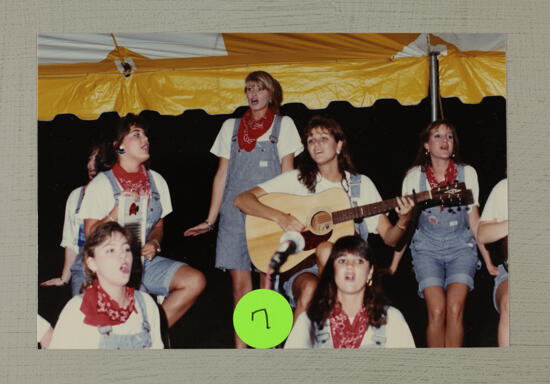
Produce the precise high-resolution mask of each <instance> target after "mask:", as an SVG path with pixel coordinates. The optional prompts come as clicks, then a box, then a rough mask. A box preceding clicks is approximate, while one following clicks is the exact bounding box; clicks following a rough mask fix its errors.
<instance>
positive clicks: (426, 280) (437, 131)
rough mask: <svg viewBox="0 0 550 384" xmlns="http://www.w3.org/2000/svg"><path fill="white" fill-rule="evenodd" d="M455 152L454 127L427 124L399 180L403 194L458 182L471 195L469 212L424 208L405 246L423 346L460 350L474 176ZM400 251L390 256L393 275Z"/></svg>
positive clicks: (470, 275) (475, 214)
mask: <svg viewBox="0 0 550 384" xmlns="http://www.w3.org/2000/svg"><path fill="white" fill-rule="evenodd" d="M458 149H459V148H458V137H457V135H456V131H455V128H454V126H453V125H452V124H451V123H450V122H448V121H445V120H437V121H434V122H432V123H431V124H429V125H428V126H427V127H426V128H425V129H424V130H423V131H422V132H421V133H420V146H419V150H418V154H417V157H416V160H415V161H414V163H413V166H412V167H411V168H410V169H409V171H408V172H407V174H406V176H405V179H404V180H403V187H402V192H403V193H404V194H410V193H412V190H413V189H414V190H415V191H419V192H421V191H426V190H429V189H433V188H436V187H438V186H445V185H447V184H448V183H453V182H454V181H456V180H458V181H459V182H465V183H466V188H468V189H471V190H472V192H473V195H474V203H473V204H472V205H470V206H468V207H465V206H463V207H453V208H444V207H443V206H436V207H431V208H426V209H424V210H423V211H422V213H421V214H420V217H419V220H418V228H417V230H416V232H415V234H414V236H413V239H412V243H411V245H410V249H411V254H412V262H413V267H414V272H415V274H416V280H417V281H418V294H419V295H420V297H423V298H425V300H426V306H427V309H428V328H427V331H426V342H427V345H428V347H461V346H462V339H463V336H464V329H463V325H462V317H463V313H464V304H465V301H466V296H467V295H468V292H469V291H470V290H472V289H473V288H474V274H475V271H476V266H477V263H478V257H477V247H476V239H475V238H474V234H475V233H476V231H477V225H478V222H479V211H478V193H479V188H478V183H477V174H476V171H475V170H474V168H472V167H471V166H469V165H466V164H463V163H460V162H459V160H458ZM480 249H481V247H480ZM482 251H485V248H483V249H482ZM403 252H404V250H402V251H400V252H395V253H394V258H393V262H392V266H391V267H390V270H391V271H392V272H395V270H396V268H397V265H398V263H399V261H400V259H401V256H402V254H403Z"/></svg>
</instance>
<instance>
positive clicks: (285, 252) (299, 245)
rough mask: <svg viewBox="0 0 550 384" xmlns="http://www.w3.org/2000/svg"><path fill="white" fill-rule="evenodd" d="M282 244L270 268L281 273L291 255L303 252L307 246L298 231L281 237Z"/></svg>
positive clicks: (289, 232)
mask: <svg viewBox="0 0 550 384" xmlns="http://www.w3.org/2000/svg"><path fill="white" fill-rule="evenodd" d="M280 242H281V245H280V246H279V249H277V251H276V252H275V254H274V255H273V257H272V258H271V261H270V262H269V266H270V267H271V269H273V270H274V271H275V272H278V271H279V268H280V267H281V265H283V264H284V263H285V261H286V259H288V256H289V255H292V254H295V253H298V252H302V250H303V249H304V247H305V246H306V241H305V240H304V237H303V236H302V235H301V234H300V233H299V232H296V231H288V232H285V233H284V234H283V236H281V240H280Z"/></svg>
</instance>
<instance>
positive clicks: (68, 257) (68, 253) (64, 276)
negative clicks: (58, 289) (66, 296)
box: [40, 247, 77, 286]
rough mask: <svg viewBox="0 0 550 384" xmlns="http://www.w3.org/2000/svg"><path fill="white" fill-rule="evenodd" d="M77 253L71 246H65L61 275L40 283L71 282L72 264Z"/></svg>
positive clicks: (48, 284) (57, 283) (63, 283)
mask: <svg viewBox="0 0 550 384" xmlns="http://www.w3.org/2000/svg"><path fill="white" fill-rule="evenodd" d="M76 256H77V254H76V253H75V252H74V251H73V250H72V249H71V248H70V247H65V262H64V263H63V271H62V272H61V277H56V278H53V279H50V280H47V281H44V282H43V283H41V284H40V285H42V286H51V285H55V286H62V285H65V284H68V283H69V280H71V266H72V265H73V264H74V262H75V260H76Z"/></svg>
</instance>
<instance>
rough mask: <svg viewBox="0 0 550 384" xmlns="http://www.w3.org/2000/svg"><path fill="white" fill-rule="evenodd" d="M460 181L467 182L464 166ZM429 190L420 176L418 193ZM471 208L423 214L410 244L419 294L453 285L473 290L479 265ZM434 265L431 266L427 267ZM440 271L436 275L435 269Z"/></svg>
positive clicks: (460, 168) (436, 209)
mask: <svg viewBox="0 0 550 384" xmlns="http://www.w3.org/2000/svg"><path fill="white" fill-rule="evenodd" d="M456 167H457V171H458V181H459V182H463V181H464V166H462V165H456ZM425 190H426V172H425V171H424V169H422V172H421V173H420V185H419V191H420V192H422V191H425ZM468 211H469V209H468V207H467V206H465V205H463V206H460V207H446V208H445V209H444V210H443V211H441V209H440V207H439V206H435V207H430V208H426V209H424V210H423V211H422V213H421V214H420V217H419V220H418V228H417V229H416V232H415V234H414V236H413V240H412V243H411V255H412V262H413V266H414V270H415V273H416V279H417V281H418V284H419V287H418V294H419V296H420V297H424V295H423V293H422V291H423V290H424V289H425V288H427V287H429V286H442V287H443V288H446V287H447V285H449V284H450V283H457V282H458V283H464V284H466V285H468V286H469V287H470V289H472V288H473V276H474V274H475V268H476V265H477V261H478V258H477V247H476V241H475V239H474V236H473V234H472V232H471V231H470V227H469V221H468ZM429 262H431V265H428V264H427V263H429ZM432 268H436V269H437V271H436V273H434V272H433V271H434V269H432Z"/></svg>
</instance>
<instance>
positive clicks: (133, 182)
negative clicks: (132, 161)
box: [112, 163, 151, 196]
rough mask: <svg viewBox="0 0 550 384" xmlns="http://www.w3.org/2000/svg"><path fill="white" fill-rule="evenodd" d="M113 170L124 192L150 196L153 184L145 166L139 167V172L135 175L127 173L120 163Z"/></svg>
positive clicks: (134, 173)
mask: <svg viewBox="0 0 550 384" xmlns="http://www.w3.org/2000/svg"><path fill="white" fill-rule="evenodd" d="M112 170H113V174H114V175H115V177H116V179H117V181H118V182H119V184H120V185H121V186H122V190H124V191H134V192H137V193H138V194H139V195H146V196H149V193H150V191H151V182H150V181H149V177H148V176H147V171H146V170H145V167H144V166H143V165H140V166H139V171H137V172H133V173H130V172H126V171H125V170H124V168H122V167H121V166H120V164H119V163H116V164H115V165H114V166H113V168H112Z"/></svg>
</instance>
